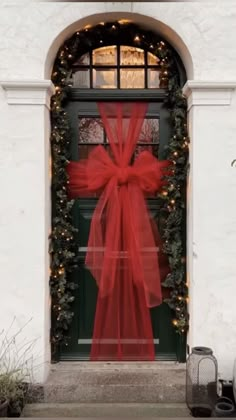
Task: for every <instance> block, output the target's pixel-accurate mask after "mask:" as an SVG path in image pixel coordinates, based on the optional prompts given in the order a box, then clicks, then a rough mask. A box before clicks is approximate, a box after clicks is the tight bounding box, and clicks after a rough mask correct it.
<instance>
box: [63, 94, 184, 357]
mask: <svg viewBox="0 0 236 420" xmlns="http://www.w3.org/2000/svg"><path fill="white" fill-rule="evenodd" d="M73 90H74V89H73ZM73 90H72V91H73ZM89 92H90V91H89V90H88V91H87V93H86V94H85V93H84V92H78V89H76V90H74V92H73V94H71V98H70V100H69V102H68V105H67V111H68V114H69V118H70V125H71V159H72V160H77V159H79V156H78V137H79V133H78V116H87V117H95V116H99V113H98V108H97V104H96V101H97V100H98V101H99V99H100V100H101V91H99V95H97V96H96V95H94V93H95V92H94V91H93V101H92V96H91V94H90V93H89ZM130 92H132V95H131V94H130V95H131V96H129V95H128V92H127V91H126V93H125V98H126V100H127V101H128V100H133V90H132V91H130ZM79 93H81V96H80V95H79ZM145 93H147V91H146V92H145ZM102 94H105V95H106V97H107V98H111V96H110V95H111V94H110V93H109V92H108V90H104V91H102ZM112 94H113V100H123V99H124V98H123V96H122V95H124V93H122V94H121V93H120V91H116V94H115V95H114V90H113V91H112ZM86 95H87V96H86ZM152 95H153V98H154V93H153V92H151V94H150V95H149V98H148V101H149V100H150V102H149V106H148V113H147V116H148V117H155V118H159V120H160V144H159V152H158V154H159V159H165V157H166V149H165V146H166V145H167V143H168V139H169V138H170V135H171V125H170V121H169V118H170V116H169V112H168V110H167V109H166V108H165V107H164V105H163V99H164V96H165V91H163V92H161V93H160V94H159V97H158V98H156V101H155V102H154V101H152V100H151V97H152ZM141 97H142V98H143V99H144V96H143V95H142V94H140V90H139V95H138V98H141ZM82 99H83V101H82ZM145 99H146V98H145ZM96 202H97V200H96V199H92V198H91V199H77V200H76V201H75V204H74V208H73V217H74V224H75V226H76V227H77V228H78V229H79V234H78V255H79V261H80V264H79V265H80V267H79V269H77V270H75V271H74V273H72V274H71V276H72V277H73V279H74V281H75V282H77V283H78V290H77V291H76V295H75V301H74V305H73V310H74V314H75V315H74V319H73V322H72V325H71V328H70V331H69V335H70V337H71V338H70V341H69V345H68V346H67V347H63V348H62V349H61V352H60V359H61V360H88V359H89V352H90V347H91V338H92V332H93V323H94V316H95V308H96V298H97V287H96V284H95V281H94V279H93V278H92V276H91V274H90V272H89V271H88V270H87V269H86V268H85V266H84V258H85V253H86V246H87V241H88V235H89V229H90V222H91V218H92V215H93V211H94V208H95V206H96ZM147 204H148V207H149V210H150V213H151V214H152V217H153V218H154V219H155V220H156V222H157V223H158V207H159V204H158V199H149V200H147ZM151 318H152V325H153V335H154V339H155V341H157V342H156V343H155V349H156V358H157V360H179V361H182V362H183V361H185V357H186V338H185V337H184V339H182V340H181V339H180V338H179V336H178V335H177V334H176V333H175V330H174V327H173V324H172V313H171V310H170V308H169V306H168V305H167V304H165V303H163V304H162V305H160V306H159V307H157V308H153V309H151ZM81 340H82V341H81ZM158 341H159V342H158Z"/></svg>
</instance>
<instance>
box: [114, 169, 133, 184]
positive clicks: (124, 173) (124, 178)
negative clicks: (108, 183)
mask: <svg viewBox="0 0 236 420" xmlns="http://www.w3.org/2000/svg"><path fill="white" fill-rule="evenodd" d="M133 173H134V169H133V167H132V166H126V167H124V168H122V167H121V168H120V167H118V168H117V180H118V184H119V185H125V184H128V182H129V181H130V179H131V178H132V175H133Z"/></svg>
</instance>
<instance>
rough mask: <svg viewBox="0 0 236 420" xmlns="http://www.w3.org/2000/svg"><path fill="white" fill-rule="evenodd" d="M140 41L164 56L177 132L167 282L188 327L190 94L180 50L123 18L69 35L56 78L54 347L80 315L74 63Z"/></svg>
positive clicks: (171, 147) (163, 83)
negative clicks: (71, 101)
mask: <svg viewBox="0 0 236 420" xmlns="http://www.w3.org/2000/svg"><path fill="white" fill-rule="evenodd" d="M117 44H120V45H130V46H134V45H135V46H138V47H139V48H142V49H144V50H147V51H150V52H151V53H152V54H154V55H155V56H156V57H158V59H159V64H160V74H159V79H160V86H159V87H160V88H164V89H166V91H167V99H166V104H165V105H166V107H168V108H169V110H170V115H171V124H172V132H173V134H172V136H171V138H170V139H169V144H168V148H167V150H166V158H167V159H169V160H170V161H171V162H172V166H171V171H170V173H169V174H168V176H167V177H166V178H167V181H168V182H167V183H166V185H165V187H164V188H163V190H162V191H161V193H160V198H161V216H162V219H163V220H164V223H163V226H162V229H161V232H162V237H163V240H164V246H163V250H164V252H165V253H166V254H167V256H168V259H169V266H170V273H169V274H168V275H167V277H166V279H165V281H164V283H163V287H166V288H167V289H168V291H169V293H168V298H166V303H167V304H168V305H169V306H170V308H171V309H172V311H173V321H172V322H173V325H174V326H175V329H176V332H177V333H179V334H181V335H183V334H185V333H186V331H187V329H188V310H187V302H188V287H187V283H186V258H185V255H186V250H185V233H184V230H185V219H186V218H185V211H186V209H185V202H186V197H185V194H186V176H187V164H188V147H189V138H188V132H187V123H186V121H187V107H186V99H185V98H184V96H183V94H182V89H181V86H180V81H179V73H178V70H177V66H176V60H175V54H176V53H175V52H174V51H173V49H172V48H171V47H170V45H168V44H167V43H166V42H164V41H163V40H162V39H160V37H159V36H157V35H156V34H154V33H153V32H150V31H146V30H142V29H140V27H138V26H137V25H135V24H134V23H132V22H128V21H125V20H120V21H117V22H110V23H104V22H101V23H100V24H98V25H96V26H94V27H89V26H87V27H85V28H83V29H82V30H80V31H77V32H76V33H75V34H74V35H73V36H72V37H71V38H69V39H68V40H66V42H65V43H64V44H63V45H62V47H61V48H60V50H59V51H58V54H57V57H56V60H55V64H54V68H53V72H52V81H53V83H54V85H55V95H54V96H53V97H52V101H51V126H52V131H51V152H52V197H53V208H52V232H51V236H50V254H51V275H50V289H51V297H52V329H51V342H52V346H53V351H54V352H56V349H57V348H58V345H59V344H61V343H65V344H67V343H68V339H69V329H70V325H71V322H72V319H73V316H74V313H73V301H74V298H75V296H74V295H75V288H76V287H77V285H76V282H75V281H74V280H73V272H74V270H75V268H76V267H77V265H78V260H77V253H76V249H77V246H76V244H77V243H78V241H79V232H77V231H76V229H75V227H74V226H73V220H72V208H73V201H69V200H68V197H67V183H68V178H67V173H66V166H67V163H68V161H69V159H70V124H69V119H68V115H67V112H66V110H65V104H66V100H67V96H68V91H69V89H70V87H69V86H68V78H69V75H70V74H71V68H72V65H73V63H75V62H76V60H78V58H79V57H81V56H82V55H83V54H85V53H87V52H88V51H90V50H92V49H95V48H99V47H101V46H108V45H117Z"/></svg>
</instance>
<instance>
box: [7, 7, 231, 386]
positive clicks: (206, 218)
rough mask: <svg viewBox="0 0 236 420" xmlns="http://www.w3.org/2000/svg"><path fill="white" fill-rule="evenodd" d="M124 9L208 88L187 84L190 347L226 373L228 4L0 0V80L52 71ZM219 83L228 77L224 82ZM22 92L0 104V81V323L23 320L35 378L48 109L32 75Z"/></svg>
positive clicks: (40, 348)
mask: <svg viewBox="0 0 236 420" xmlns="http://www.w3.org/2000/svg"><path fill="white" fill-rule="evenodd" d="M121 17H123V18H130V19H132V20H133V21H135V22H137V23H143V24H144V25H145V26H147V27H149V28H151V29H154V30H156V31H159V32H161V33H162V34H163V36H165V37H166V39H168V40H169V41H170V42H171V43H172V44H173V45H174V46H175V47H176V49H177V50H178V51H179V53H180V55H181V57H182V60H183V62H184V64H185V66H186V69H187V73H188V78H189V79H191V80H194V81H197V82H201V83H202V82H206V85H205V88H199V86H198V87H196V86H195V87H190V90H189V92H188V94H189V95H190V96H189V101H191V103H192V106H191V109H190V118H189V121H190V134H191V140H192V145H191V151H190V152H191V153H190V162H191V171H190V183H189V190H188V204H189V217H188V230H189V235H188V261H189V272H188V282H189V285H190V304H189V308H190V317H191V318H190V332H189V344H190V346H192V345H207V346H210V347H212V348H213V350H214V352H215V354H216V356H217V358H218V361H219V372H220V375H221V377H224V378H230V377H231V374H232V367H233V359H234V357H236V310H235V296H236V261H235V254H236V253H235V244H236V200H235V199H234V195H235V191H236V168H232V167H231V165H230V163H231V161H232V160H233V159H234V158H236V137H235V134H236V118H235V115H236V96H235V93H234V85H235V84H236V83H235V82H236V48H235V36H236V4H235V2H233V1H232V2H230V1H228V2H227V8H226V7H225V6H224V4H223V2H221V1H218V2H217V1H214V2H212V3H207V2H206V3H204V4H199V3H194V2H190V3H180V2H178V3H169V2H167V3H155V2H153V3H142V2H137V3H136V2H130V3H128V2H127V3H115V2H114V3H102V2H99V3H71V4H68V3H49V2H42V3H40V2H36V3H30V2H25V3H19V2H12V1H10V2H9V1H2V2H1V4H0V41H1V42H0V54H1V60H0V85H1V81H3V82H4V81H6V80H7V81H14V80H17V81H35V82H38V81H43V80H44V79H49V78H50V71H51V66H52V63H53V60H54V58H55V55H56V52H57V49H58V47H59V46H60V44H61V43H62V42H63V40H64V39H65V38H66V37H68V36H70V35H71V34H72V33H73V32H74V31H75V30H78V29H80V28H81V27H83V26H84V25H85V24H93V23H97V22H100V21H105V20H110V19H111V18H113V19H116V18H121ZM208 82H215V85H209V83H208ZM218 82H220V84H218ZM223 82H233V83H231V87H230V88H228V87H227V86H226V85H224V84H222V83H223ZM201 83H200V85H201ZM2 85H4V83H2ZM217 86H218V87H217ZM219 86H220V87H219ZM25 89H26V90H27V88H24V87H21V89H20V90H19V88H18V90H17V93H14V92H13V97H14V98H13V99H12V100H9V91H8V92H7V91H6V90H4V89H2V88H0V191H1V205H0V238H1V239H0V261H1V264H0V270H1V275H0V282H1V302H0V330H1V329H2V328H6V327H7V326H8V325H9V324H10V323H11V321H12V318H13V317H14V316H16V317H17V323H18V325H19V326H21V325H22V324H24V323H25V322H26V321H28V320H29V319H30V318H31V317H32V321H31V322H30V323H29V325H28V326H27V336H28V339H34V338H36V337H37V338H38V339H37V343H36V345H35V347H34V352H35V355H37V357H38V356H40V357H41V361H42V364H41V365H40V368H39V369H38V370H37V375H36V378H37V380H43V379H45V377H46V375H47V372H48V368H49V364H48V363H47V362H48V361H49V360H50V352H49V328H50V312H49V308H50V299H49V292H48V273H49V269H48V244H47V238H48V234H49V231H50V222H49V221H50V200H49V182H50V180H49V176H48V174H49V166H48V155H49V152H48V149H49V123H48V112H49V111H48V108H47V107H46V106H45V105H44V101H43V100H41V99H40V100H39V96H40V94H39V91H38V90H37V89H36V90H37V92H36V93H35V91H34V89H33V88H32V83H31V88H30V89H28V93H27V95H26V94H25ZM7 95H8V99H7ZM25 96H27V98H28V99H27V100H26V99H25ZM11 97H12V96H11ZM22 98H23V99H22ZM8 102H12V103H11V104H9V103H8ZM16 102H17V103H16ZM22 103H23V104H22Z"/></svg>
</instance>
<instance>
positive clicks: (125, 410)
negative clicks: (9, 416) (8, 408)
mask: <svg viewBox="0 0 236 420" xmlns="http://www.w3.org/2000/svg"><path fill="white" fill-rule="evenodd" d="M22 417H27V418H29V417H31V418H53V417H54V418H59V417H64V418H73V417H74V418H81V417H82V418H86V419H88V418H118V417H120V418H122V419H124V418H129V419H130V418H143V419H145V418H155V419H157V418H160V417H163V418H190V414H189V411H188V409H187V407H186V405H185V404H147V403H146V404H145V403H135V404H134V403H132V404H119V403H118V404H117V403H116V404H114V403H107V404H103V403H96V404H78V403H67V404H65V403H64V404H53V403H50V404H28V405H27V406H26V407H25V409H24V412H23V416H22Z"/></svg>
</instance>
